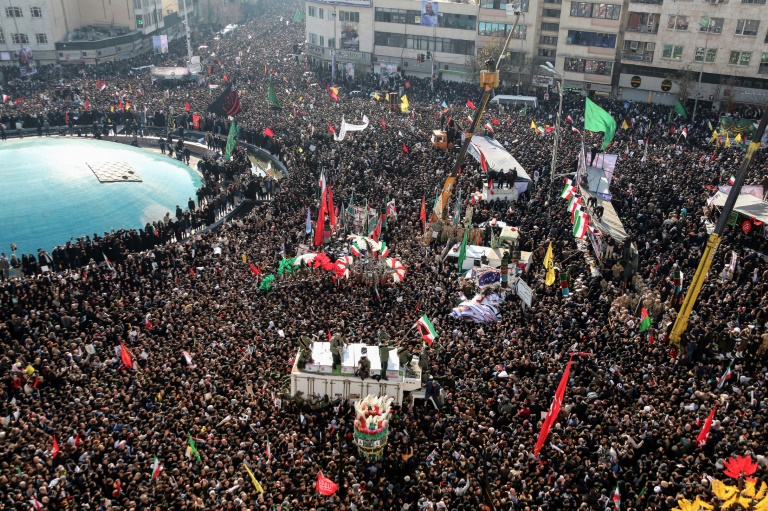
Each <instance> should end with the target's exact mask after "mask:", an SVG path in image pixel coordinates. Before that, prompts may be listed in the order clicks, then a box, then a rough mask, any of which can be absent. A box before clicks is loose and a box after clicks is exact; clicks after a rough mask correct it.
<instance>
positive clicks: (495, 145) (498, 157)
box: [468, 135, 531, 182]
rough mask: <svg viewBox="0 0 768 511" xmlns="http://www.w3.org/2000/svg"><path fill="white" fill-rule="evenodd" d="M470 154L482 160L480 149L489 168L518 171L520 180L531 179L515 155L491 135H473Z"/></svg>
mask: <svg viewBox="0 0 768 511" xmlns="http://www.w3.org/2000/svg"><path fill="white" fill-rule="evenodd" d="M468 150H469V154H471V155H472V156H474V158H475V159H476V160H477V161H478V162H479V161H480V159H481V158H480V151H482V153H483V156H485V162H486V164H487V165H488V167H489V168H491V169H493V170H497V171H498V170H500V171H502V172H511V171H512V170H516V171H517V180H518V181H528V182H530V181H531V178H530V176H529V175H528V173H527V172H526V171H525V169H524V168H523V166H522V165H520V164H519V163H518V162H517V160H516V159H515V157H514V156H512V155H511V154H509V152H508V151H507V150H506V149H504V146H503V145H501V144H500V143H499V142H498V141H496V140H494V139H492V138H489V137H480V136H477V135H475V136H473V137H472V142H471V143H470V144H469V148H468Z"/></svg>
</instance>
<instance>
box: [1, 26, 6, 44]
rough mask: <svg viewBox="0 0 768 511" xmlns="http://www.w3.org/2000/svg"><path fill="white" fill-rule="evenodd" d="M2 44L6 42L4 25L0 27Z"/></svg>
mask: <svg viewBox="0 0 768 511" xmlns="http://www.w3.org/2000/svg"><path fill="white" fill-rule="evenodd" d="M0 44H5V32H3V27H0Z"/></svg>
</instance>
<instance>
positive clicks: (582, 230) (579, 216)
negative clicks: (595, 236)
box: [573, 209, 589, 239]
mask: <svg viewBox="0 0 768 511" xmlns="http://www.w3.org/2000/svg"><path fill="white" fill-rule="evenodd" d="M588 225H589V221H588V219H587V215H585V214H584V212H583V211H581V210H580V209H579V210H577V211H576V218H575V220H574V222H573V235H574V236H575V237H576V238H578V239H583V238H584V236H586V235H587V226H588Z"/></svg>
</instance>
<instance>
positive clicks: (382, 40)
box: [373, 32, 475, 55]
mask: <svg viewBox="0 0 768 511" xmlns="http://www.w3.org/2000/svg"><path fill="white" fill-rule="evenodd" d="M373 42H374V44H375V45H377V46H389V47H394V48H408V49H411V50H422V51H439V52H443V53H455V54H458V55H474V54H475V41H470V40H464V39H450V38H447V37H432V36H424V35H421V36H420V35H410V34H409V35H405V34H394V33H390V32H376V33H375V34H374V41H373Z"/></svg>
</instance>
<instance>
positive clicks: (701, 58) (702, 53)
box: [693, 47, 717, 64]
mask: <svg viewBox="0 0 768 511" xmlns="http://www.w3.org/2000/svg"><path fill="white" fill-rule="evenodd" d="M716 57H717V49H716V48H701V47H699V48H696V54H695V55H694V56H693V60H694V61H696V62H707V63H708V64H711V63H712V62H714V61H715V58H716Z"/></svg>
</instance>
